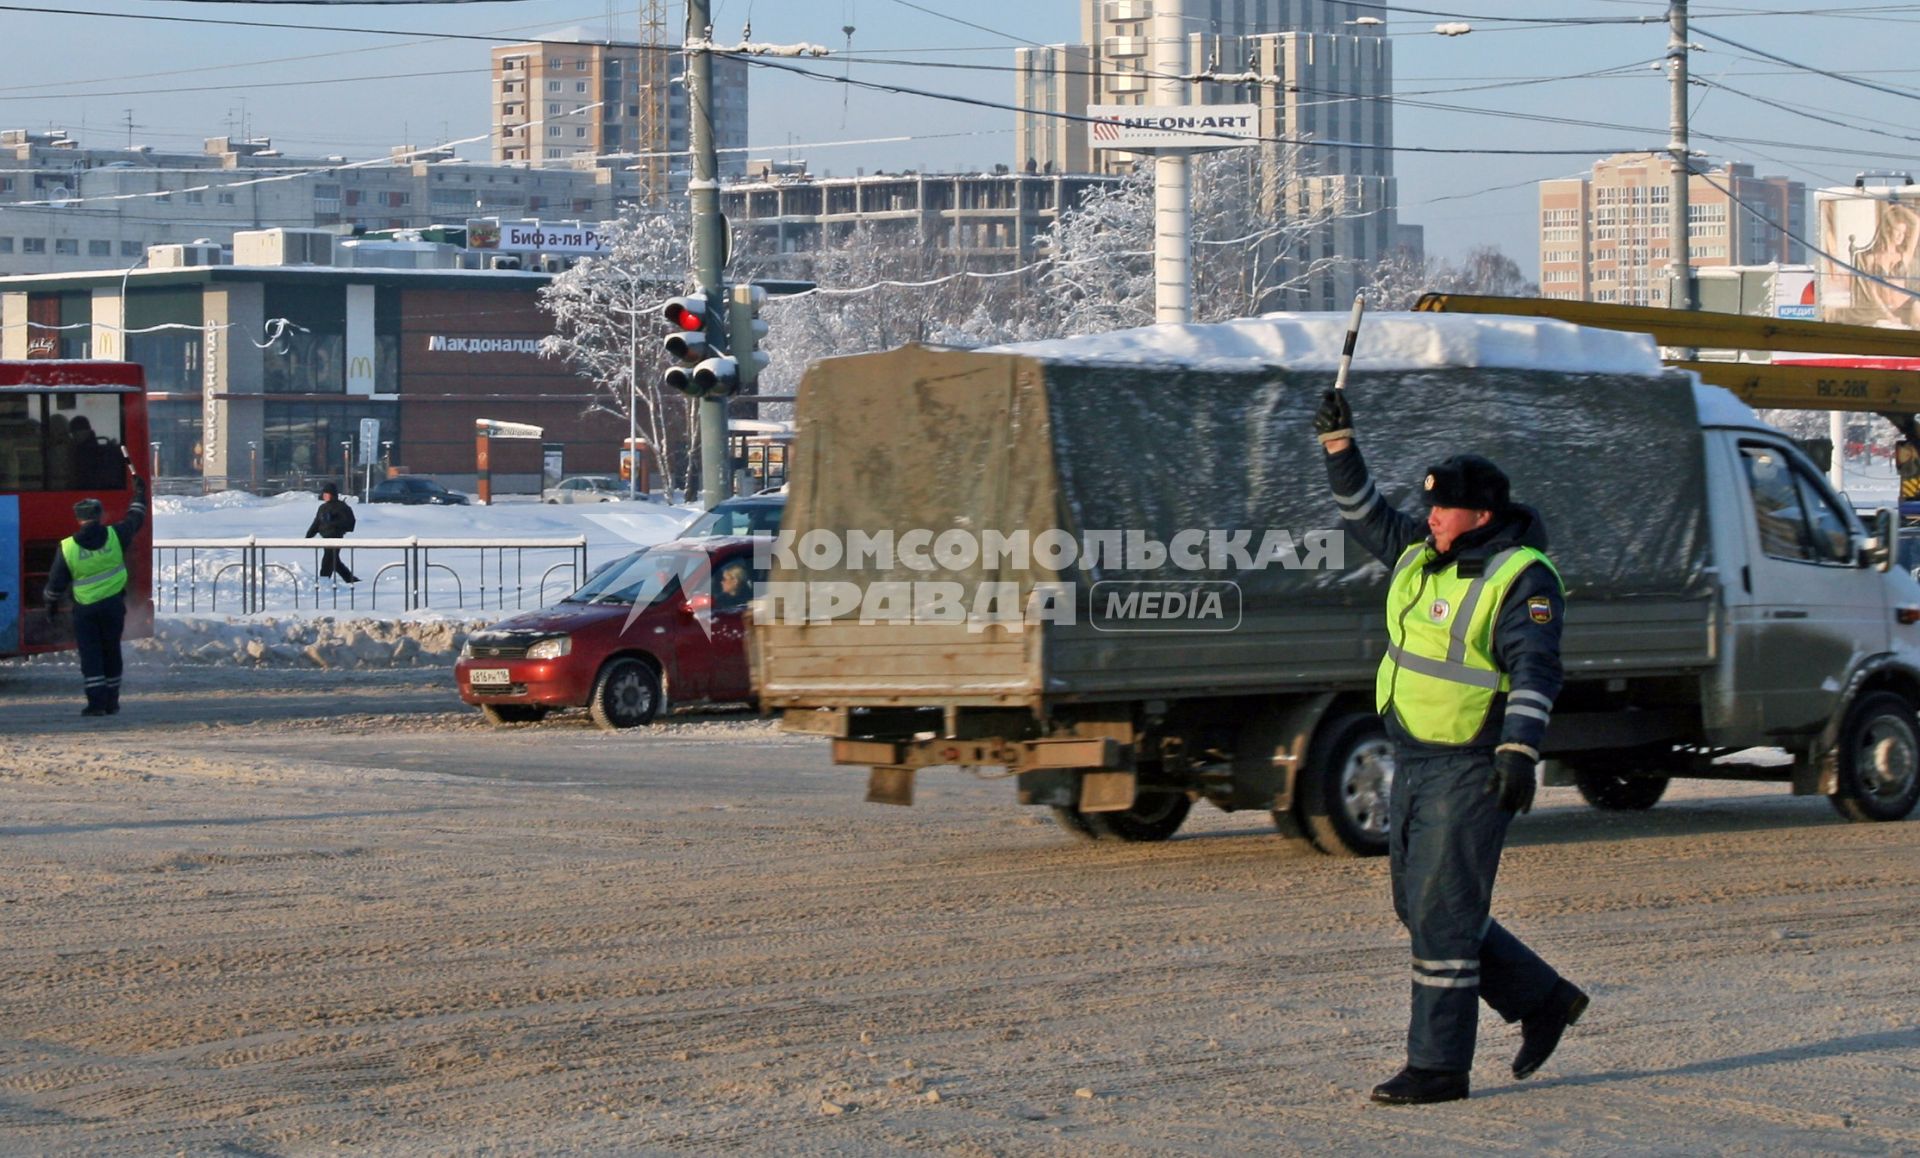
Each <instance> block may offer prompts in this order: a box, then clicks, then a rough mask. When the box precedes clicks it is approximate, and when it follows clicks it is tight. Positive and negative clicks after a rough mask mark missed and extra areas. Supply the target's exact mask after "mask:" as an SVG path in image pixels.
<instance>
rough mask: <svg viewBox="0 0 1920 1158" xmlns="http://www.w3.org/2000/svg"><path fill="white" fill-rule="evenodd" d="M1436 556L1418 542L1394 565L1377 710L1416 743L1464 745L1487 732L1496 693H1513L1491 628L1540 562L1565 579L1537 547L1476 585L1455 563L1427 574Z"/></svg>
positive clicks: (1491, 564)
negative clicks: (1517, 583) (1396, 720)
mask: <svg viewBox="0 0 1920 1158" xmlns="http://www.w3.org/2000/svg"><path fill="white" fill-rule="evenodd" d="M1435 555H1436V553H1435V551H1434V549H1433V547H1432V546H1431V545H1429V544H1426V543H1416V544H1414V545H1413V546H1411V547H1408V548H1407V549H1406V551H1405V552H1404V553H1403V554H1401V556H1400V561H1399V562H1398V563H1396V564H1395V565H1394V568H1393V580H1392V582H1391V583H1389V584H1388V585H1387V655H1386V658H1385V659H1383V660H1381V661H1380V671H1379V673H1378V674H1377V675H1376V676H1375V677H1374V704H1375V707H1376V708H1377V709H1378V710H1379V712H1380V714H1381V715H1382V716H1384V715H1386V714H1387V713H1388V711H1390V710H1391V711H1393V712H1396V713H1398V714H1399V717H1400V724H1401V726H1402V727H1404V728H1406V730H1407V732H1408V733H1409V734H1411V735H1412V736H1413V737H1414V738H1415V739H1417V740H1422V741H1425V742H1427V743H1429V744H1464V743H1466V742H1467V741H1469V740H1471V739H1473V738H1474V737H1475V736H1477V735H1479V734H1480V729H1481V728H1482V727H1483V726H1485V724H1486V722H1487V712H1488V710H1489V709H1491V708H1492V707H1493V698H1494V695H1495V693H1498V692H1505V691H1506V690H1507V688H1508V684H1507V676H1506V673H1505V672H1502V671H1501V670H1500V669H1499V665H1498V664H1496V663H1495V662H1494V656H1493V625H1494V623H1495V621H1496V620H1498V619H1499V616H1500V605H1501V603H1503V602H1504V601H1505V600H1506V597H1507V592H1508V590H1510V589H1511V588H1512V587H1513V582H1514V580H1515V579H1518V578H1519V577H1520V573H1521V572H1522V571H1524V570H1526V569H1527V568H1528V567H1530V566H1532V565H1533V564H1535V563H1545V564H1546V565H1547V569H1548V570H1550V571H1553V577H1554V579H1555V581H1556V582H1558V581H1559V579H1560V572H1559V571H1558V570H1556V569H1555V568H1554V566H1553V561H1552V560H1550V559H1548V558H1547V557H1546V555H1544V554H1543V553H1541V552H1540V551H1537V550H1535V549H1534V548H1532V547H1510V548H1508V549H1507V550H1504V551H1501V552H1498V553H1497V554H1495V555H1494V556H1493V557H1492V558H1490V559H1488V560H1487V569H1486V573H1485V574H1483V575H1481V576H1480V577H1479V578H1477V579H1468V578H1464V577H1462V576H1461V574H1460V570H1459V567H1458V565H1457V564H1449V565H1448V566H1447V567H1446V568H1445V569H1444V570H1442V571H1439V572H1438V573H1436V574H1431V575H1429V574H1428V573H1427V570H1426V564H1427V563H1428V562H1430V561H1432V560H1433V559H1434V558H1435ZM1564 591H1565V587H1564V585H1563V586H1562V592H1563V593H1564Z"/></svg>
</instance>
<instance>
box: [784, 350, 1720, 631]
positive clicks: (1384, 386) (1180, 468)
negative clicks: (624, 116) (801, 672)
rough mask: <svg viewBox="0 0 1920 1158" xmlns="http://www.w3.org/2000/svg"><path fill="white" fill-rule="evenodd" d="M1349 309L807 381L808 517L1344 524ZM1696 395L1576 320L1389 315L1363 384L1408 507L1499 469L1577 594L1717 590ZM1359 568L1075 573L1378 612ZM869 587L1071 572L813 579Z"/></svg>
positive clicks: (1184, 526) (852, 371)
mask: <svg viewBox="0 0 1920 1158" xmlns="http://www.w3.org/2000/svg"><path fill="white" fill-rule="evenodd" d="M1345 332H1346V315H1345V314H1344V313H1342V314H1337V315H1336V314H1325V315H1312V314H1291V315H1273V316H1269V317H1266V318H1259V319H1249V320H1245V321H1239V322H1230V323H1225V324H1222V325H1217V326H1203V325H1195V326H1156V327H1149V328H1147V329H1143V330H1130V331H1123V332H1120V333H1116V334H1102V335H1094V336H1089V337H1085V338H1073V339H1065V340H1062V341H1058V342H1042V343H1028V344H1022V345H1018V346H1009V347H1001V348H999V349H998V350H996V351H976V352H970V353H968V352H959V351H942V350H928V349H924V348H918V347H908V348H906V349H902V350H897V351H893V352H890V353H885V354H873V355H860V356H855V357H849V358H839V359H829V360H825V361H822V362H818V363H816V364H815V365H814V366H813V367H811V368H810V369H809V371H808V374H807V378H806V380H805V381H804V382H803V384H802V386H801V390H800V398H799V403H798V417H799V428H800V434H799V441H798V444H797V448H796V465H795V468H794V469H795V479H796V482H795V484H794V486H795V488H797V489H795V490H794V491H793V498H792V499H791V500H790V506H789V511H788V520H789V526H791V528H792V529H793V530H795V531H796V532H799V533H804V532H806V531H807V530H810V529H814V528H820V529H824V530H830V531H839V532H845V531H847V530H862V531H866V532H869V533H872V532H876V531H881V530H892V531H894V532H895V534H896V535H897V534H901V533H904V532H905V531H907V530H909V529H914V528H925V529H927V530H930V531H932V532H933V533H934V534H938V533H939V532H941V531H942V530H945V529H947V528H960V529H964V530H968V531H971V532H973V533H975V534H976V535H978V534H979V533H980V532H982V531H985V530H989V529H991V530H998V531H1002V532H1010V531H1018V530H1023V529H1024V530H1027V531H1029V532H1030V533H1032V534H1035V535H1037V534H1039V533H1040V532H1041V531H1043V530H1047V529H1051V528H1056V527H1057V528H1059V529H1062V530H1065V531H1068V532H1070V533H1072V534H1073V535H1074V536H1075V537H1076V538H1080V537H1083V536H1086V535H1088V534H1091V533H1095V532H1112V531H1120V532H1128V531H1132V532H1139V533H1140V534H1142V535H1144V536H1145V537H1147V538H1150V539H1154V540H1157V541H1158V542H1160V543H1162V544H1166V543H1170V542H1171V541H1172V540H1173V538H1174V536H1175V535H1177V534H1179V533H1180V532H1182V531H1191V530H1200V531H1203V532H1211V531H1218V532H1222V533H1227V534H1231V533H1233V532H1237V531H1246V532H1250V533H1251V543H1250V545H1249V549H1251V548H1252V547H1257V546H1258V545H1259V543H1260V541H1261V539H1262V536H1263V534H1264V533H1265V532H1267V531H1269V530H1284V531H1286V532H1288V533H1289V534H1290V535H1292V536H1293V537H1294V538H1295V539H1296V540H1298V541H1304V539H1305V536H1306V535H1307V534H1308V533H1309V532H1325V531H1338V530H1340V529H1341V520H1340V518H1339V513H1338V510H1337V508H1336V507H1335V506H1334V503H1333V500H1332V498H1331V496H1330V495H1329V493H1328V488H1327V481H1326V469H1325V464H1324V461H1323V460H1324V453H1323V452H1322V450H1321V448H1320V445H1319V443H1318V442H1317V441H1315V439H1314V437H1313V421H1312V419H1313V412H1314V410H1315V409H1316V408H1317V407H1318V405H1319V402H1320V397H1321V394H1322V393H1323V392H1324V391H1325V390H1326V389H1327V388H1328V387H1329V386H1330V385H1331V384H1332V370H1333V367H1334V366H1335V365H1336V364H1337V362H1338V356H1339V351H1340V347H1341V344H1342V342H1343V341H1344V338H1345ZM1695 390H1696V384H1695V380H1694V378H1693V377H1692V376H1691V375H1687V374H1682V373H1677V372H1673V371H1668V370H1666V369H1664V368H1663V367H1662V366H1661V364H1660V362H1659V359H1658V357H1657V351H1656V350H1655V349H1654V347H1653V346H1652V344H1651V342H1650V341H1649V340H1648V339H1645V338H1643V337H1639V336H1635V335H1623V334H1617V333H1611V332H1603V331H1592V330H1585V329H1581V328H1580V327H1576V326H1570V325H1567V324H1565V323H1560V322H1549V321H1535V320H1532V319H1506V318H1485V317H1464V316H1452V315H1438V314H1386V315H1376V316H1373V317H1369V318H1368V319H1367V321H1366V324H1365V326H1364V328H1363V329H1362V332H1361V336H1360V342H1359V348H1358V350H1357V352H1356V357H1355V363H1354V372H1353V376H1352V378H1351V380H1350V383H1349V392H1350V396H1351V399H1352V402H1353V407H1354V410H1355V413H1356V420H1357V425H1358V428H1359V433H1360V439H1359V441H1360V446H1361V448H1362V450H1363V451H1364V452H1365V454H1366V456H1367V460H1368V463H1369V465H1370V466H1371V467H1372V470H1373V473H1374V477H1375V479H1376V481H1377V482H1378V484H1379V486H1380V488H1381V490H1382V492H1383V493H1384V494H1385V495H1386V496H1387V498H1388V499H1389V501H1391V502H1393V503H1394V504H1395V505H1396V506H1398V507H1400V509H1402V510H1405V511H1408V512H1409V513H1413V514H1416V515H1419V514H1422V513H1423V511H1424V508H1423V507H1422V506H1421V505H1420V502H1419V493H1420V492H1419V484H1420V481H1421V479H1422V477H1423V476H1424V474H1425V471H1426V468H1427V466H1428V465H1430V464H1432V463H1435V462H1438V461H1439V460H1441V459H1443V458H1445V457H1447V456H1448V455H1451V454H1457V453H1466V452H1474V453H1479V454H1484V455H1486V456H1487V457H1489V458H1491V459H1493V460H1494V461H1495V462H1497V463H1499V464H1501V466H1502V467H1503V468H1504V469H1506V471H1507V472H1508V474H1509V475H1511V476H1512V478H1513V491H1514V497H1515V499H1516V500H1517V501H1519V502H1524V503H1527V504H1529V505H1532V506H1535V507H1537V508H1539V509H1540V511H1541V512H1542V514H1543V515H1544V516H1545V518H1546V521H1547V525H1548V527H1549V529H1550V532H1551V534H1552V539H1553V546H1552V553H1553V555H1554V558H1555V561H1556V563H1557V564H1558V565H1559V567H1560V570H1561V572H1562V574H1563V576H1564V577H1565V578H1566V580H1567V583H1568V585H1569V588H1570V589H1571V591H1572V594H1573V595H1574V597H1575V598H1588V599H1616V598H1636V597H1643V596H1664V597H1672V596H1697V595H1701V594H1704V593H1705V592H1706V591H1707V590H1708V579H1707V566H1708V562H1707V549H1708V535H1707V525H1706V514H1705V502H1706V500H1705V478H1704V469H1703V462H1702V442H1701V437H1700V433H1699V413H1700V412H1699V410H1698V409H1697V405H1698V404H1697V403H1696V399H1695ZM1344 562H1345V565H1344V566H1343V567H1341V568H1338V569H1307V568H1298V569H1286V568H1283V567H1278V566H1270V567H1266V568H1263V569H1260V570H1253V571H1249V570H1245V569H1238V568H1233V567H1228V568H1227V569H1225V570H1221V571H1217V572H1215V571H1203V572H1195V571H1190V570H1183V569H1180V568H1179V567H1177V566H1175V565H1174V564H1173V563H1172V562H1171V561H1169V562H1168V563H1167V564H1166V565H1165V566H1163V567H1161V568H1159V569H1156V570H1138V569H1120V568H1115V567H1100V568H1097V569H1092V570H1088V569H1084V568H1082V569H1076V570H1074V571H1071V572H1070V573H1069V574H1067V575H1065V576H1062V577H1063V578H1069V579H1072V580H1074V581H1076V582H1077V583H1078V584H1079V585H1080V586H1081V588H1082V589H1083V590H1084V589H1085V588H1086V587H1088V586H1089V585H1090V584H1091V583H1093V582H1096V581H1099V580H1102V579H1208V578H1213V579H1231V580H1233V581H1235V582H1237V583H1238V584H1239V585H1240V587H1241V589H1242V591H1243V593H1244V596H1245V599H1246V601H1247V605H1248V608H1249V610H1252V609H1253V608H1255V607H1258V606H1261V605H1263V604H1264V605H1269V606H1272V605H1281V604H1305V605H1313V604H1322V605H1328V604H1331V605H1353V606H1370V605H1372V604H1373V603H1374V601H1376V600H1377V599H1378V598H1379V593H1380V588H1381V587H1382V586H1383V585H1384V582H1385V569H1384V568H1383V567H1381V566H1380V565H1379V564H1377V563H1374V562H1373V561H1372V559H1371V557H1370V556H1368V555H1367V554H1366V553H1365V552H1364V551H1363V550H1362V549H1361V548H1360V546H1359V544H1358V543H1357V541H1351V540H1349V541H1348V543H1347V545H1346V552H1345V561H1344ZM807 577H808V578H845V579H853V580H856V581H859V580H865V581H873V580H877V579H885V580H895V581H898V580H921V581H925V580H929V579H952V580H956V581H960V582H963V583H967V582H974V583H978V582H1001V581H1016V582H1020V583H1022V584H1023V585H1025V584H1028V583H1031V582H1034V581H1043V580H1047V579H1051V578H1053V576H1051V575H1046V574H1041V573H1038V572H1037V571H1034V572H1029V573H1026V574H1021V575H1012V574H1003V573H998V572H988V571H986V570H984V569H982V568H973V569H969V570H962V571H943V572H941V573H938V574H934V573H928V572H925V571H909V570H907V569H905V568H897V569H895V570H894V571H893V572H876V571H873V570H867V571H864V572H860V573H846V574H840V573H835V574H831V575H822V574H812V575H809V576H807Z"/></svg>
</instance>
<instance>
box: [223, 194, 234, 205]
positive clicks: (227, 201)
mask: <svg viewBox="0 0 1920 1158" xmlns="http://www.w3.org/2000/svg"><path fill="white" fill-rule="evenodd" d="M220 204H222V205H231V204H233V194H231V193H222V194H220Z"/></svg>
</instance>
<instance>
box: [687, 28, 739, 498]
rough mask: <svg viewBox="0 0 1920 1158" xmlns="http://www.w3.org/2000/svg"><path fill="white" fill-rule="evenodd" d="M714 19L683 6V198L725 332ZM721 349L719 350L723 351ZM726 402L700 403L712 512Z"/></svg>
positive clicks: (702, 287) (721, 482)
mask: <svg viewBox="0 0 1920 1158" xmlns="http://www.w3.org/2000/svg"><path fill="white" fill-rule="evenodd" d="M712 25H713V17H712V15H711V12H710V5H709V0H687V35H686V46H687V124H688V138H689V140H690V142H691V144H692V146H693V174H692V179H691V180H690V181H688V182H687V192H688V193H689V195H690V196H691V199H692V202H693V280H694V285H695V286H696V287H697V288H698V290H699V292H700V293H701V294H702V295H703V296H705V298H706V299H707V301H709V302H711V303H713V306H714V315H715V317H716V319H718V325H719V326H720V327H723V328H724V327H725V325H726V316H727V314H726V310H725V308H724V307H723V306H722V304H721V303H723V302H725V300H726V293H725V291H724V289H723V288H722V286H721V283H720V258H721V248H722V246H723V245H724V244H725V240H726V239H725V237H724V236H723V226H722V223H721V220H720V160H719V153H718V152H717V150H716V146H715V142H714V137H713V50H712V43H713V41H712ZM722 348H723V349H724V348H725V347H724V345H723V347H722ZM728 482H729V480H728V478H727V398H726V395H725V394H724V393H722V394H721V396H720V397H718V398H702V399H701V400H700V498H701V501H703V502H704V503H706V505H707V508H708V509H709V510H711V509H712V508H713V505H714V504H715V503H718V502H719V501H720V500H722V499H724V498H726V497H727V491H728Z"/></svg>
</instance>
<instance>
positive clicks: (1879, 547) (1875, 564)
mask: <svg viewBox="0 0 1920 1158" xmlns="http://www.w3.org/2000/svg"><path fill="white" fill-rule="evenodd" d="M1870 529H1871V530H1872V532H1873V534H1871V535H1869V536H1868V537H1867V538H1866V539H1864V540H1862V541H1861V543H1860V565H1861V566H1862V567H1871V568H1873V569H1874V570H1875V571H1888V570H1891V569H1892V567H1893V545H1894V541H1895V540H1894V534H1895V532H1894V526H1893V512H1892V511H1891V510H1889V509H1887V508H1886V507H1881V508H1880V509H1879V510H1877V511H1875V512H1873V522H1872V524H1871V525H1870Z"/></svg>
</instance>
